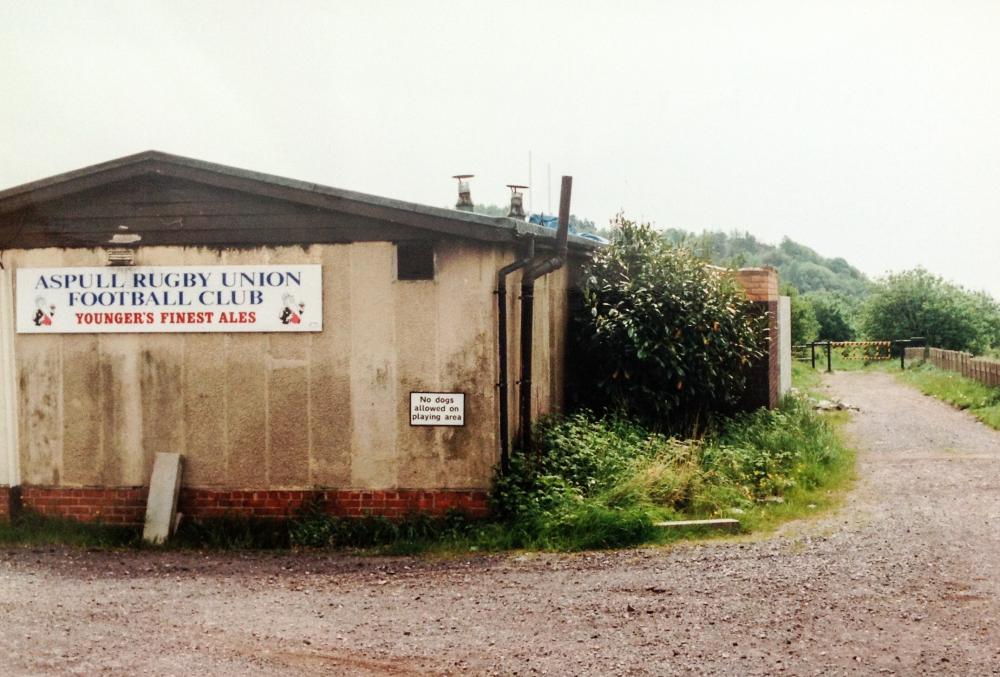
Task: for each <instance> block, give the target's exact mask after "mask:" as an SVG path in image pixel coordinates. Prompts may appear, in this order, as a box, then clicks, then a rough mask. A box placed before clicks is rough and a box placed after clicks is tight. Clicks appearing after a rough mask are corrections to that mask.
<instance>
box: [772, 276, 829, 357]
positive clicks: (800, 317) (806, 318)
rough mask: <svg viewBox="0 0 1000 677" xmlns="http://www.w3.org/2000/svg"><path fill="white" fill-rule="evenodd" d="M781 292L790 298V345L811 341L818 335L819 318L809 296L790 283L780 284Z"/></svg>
mask: <svg viewBox="0 0 1000 677" xmlns="http://www.w3.org/2000/svg"><path fill="white" fill-rule="evenodd" d="M781 293H782V294H783V295H785V296H788V297H789V299H790V300H791V303H790V305H791V321H792V329H791V333H792V345H793V346H798V345H804V344H806V343H812V342H813V341H815V340H816V339H817V338H819V337H820V325H819V320H817V319H816V310H815V309H814V308H813V305H812V303H811V302H810V301H809V298H808V297H806V296H802V295H800V294H799V290H798V289H796V288H795V287H793V286H792V285H790V284H783V285H781Z"/></svg>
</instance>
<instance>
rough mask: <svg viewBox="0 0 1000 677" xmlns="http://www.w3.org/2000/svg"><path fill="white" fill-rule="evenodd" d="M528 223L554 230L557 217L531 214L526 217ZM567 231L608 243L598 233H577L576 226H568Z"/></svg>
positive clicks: (557, 220) (557, 225)
mask: <svg viewBox="0 0 1000 677" xmlns="http://www.w3.org/2000/svg"><path fill="white" fill-rule="evenodd" d="M528 223H533V224H535V225H536V226H542V227H543V228H551V229H552V230H556V229H557V228H558V227H559V217H558V216H546V215H545V214H532V215H531V216H529V217H528ZM569 232H571V233H573V234H574V235H579V236H580V237H583V238H586V239H588V240H593V241H594V242H600V243H601V244H608V241H607V240H605V239H604V238H603V237H601V236H600V235H594V234H593V233H578V232H577V230H576V228H574V227H573V226H570V227H569Z"/></svg>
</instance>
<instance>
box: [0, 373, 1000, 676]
mask: <svg viewBox="0 0 1000 677" xmlns="http://www.w3.org/2000/svg"><path fill="white" fill-rule="evenodd" d="M828 383H829V387H830V388H831V390H832V392H833V394H835V395H837V396H839V397H843V398H844V399H846V400H848V401H849V402H851V403H852V404H855V405H858V406H860V407H861V412H860V413H856V414H855V415H854V419H853V421H852V423H851V424H850V426H849V432H850V434H851V436H852V438H853V439H854V441H855V442H856V445H857V446H858V448H859V449H861V450H862V454H861V456H860V462H859V476H860V480H859V482H858V484H857V486H856V489H855V490H854V492H853V493H852V494H851V496H850V498H849V499H848V500H847V503H846V505H845V506H844V508H843V509H842V510H841V511H839V512H838V513H836V514H832V515H827V516H825V517H823V518H819V519H816V520H812V521H808V522H797V523H792V524H789V525H787V526H786V527H785V528H784V529H783V530H782V532H781V533H780V534H778V535H777V536H774V537H770V538H767V539H761V540H746V541H743V542H739V541H730V542H715V543H712V544H707V545H686V546H679V547H674V548H670V549H655V548H651V549H643V550H630V551H621V552H612V553H590V554H584V555H521V556H498V557H474V558H471V559H467V560H464V559H463V560H447V561H441V560H425V559H404V558H399V559H379V558H351V557H343V556H329V555H267V554H263V555H261V554H245V555H241V554H222V555H218V554H212V555H198V554H186V553H145V552H125V553H107V552H85V551H78V550H69V549H41V550H39V549H31V550H27V549H10V550H0V614H2V615H0V672H2V673H3V674H5V675H15V674H66V673H82V674H97V673H108V674H140V673H151V674H157V675H169V674H175V675H191V674H199V675H223V674H225V675H236V674H239V675H254V674H261V675H263V674H268V675H271V674H333V675H340V674H342V675H428V674H456V673H471V674H505V675H506V674H518V675H528V674H558V675H581V674H593V675H614V674H629V675H647V674H649V675H672V674H718V675H773V674H790V675H799V674H802V675H807V674H808V675H813V674H821V675H839V674H900V675H913V674H925V673H926V674H961V675H984V674H1000V628H998V625H997V619H998V617H1000V594H998V592H1000V590H998V582H997V581H998V580H1000V526H998V519H1000V434H998V433H997V432H993V431H991V430H988V429H986V428H985V427H983V426H982V425H980V424H979V423H977V422H975V421H974V420H973V419H972V418H970V417H969V416H967V415H965V414H962V413H959V412H956V411H953V410H952V409H950V408H948V407H947V406H945V405H943V404H940V403H938V402H936V401H934V400H931V399H929V398H926V397H924V396H922V395H920V394H918V393H916V392H915V391H913V390H910V389H907V388H906V387H904V386H902V385H899V384H898V383H897V382H896V381H895V380H893V378H892V377H891V376H889V375H886V374H878V373H857V372H855V373H840V374H836V375H834V376H832V377H831V378H829V380H828Z"/></svg>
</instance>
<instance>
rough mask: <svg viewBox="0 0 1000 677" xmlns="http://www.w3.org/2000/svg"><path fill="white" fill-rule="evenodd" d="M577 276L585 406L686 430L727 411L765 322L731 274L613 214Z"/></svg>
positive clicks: (577, 327)
mask: <svg viewBox="0 0 1000 677" xmlns="http://www.w3.org/2000/svg"><path fill="white" fill-rule="evenodd" d="M615 225H616V231H615V237H614V240H613V242H612V244H611V245H610V246H608V247H606V248H604V249H602V250H601V251H599V252H597V253H596V254H595V255H594V258H593V260H592V261H591V263H590V264H589V265H588V267H587V269H586V271H585V275H584V283H585V284H584V291H583V298H584V302H583V304H582V307H581V308H580V309H579V311H578V312H576V313H575V317H574V328H575V331H574V336H575V337H576V339H577V341H578V345H579V350H580V352H581V355H580V356H579V358H578V361H579V362H580V363H582V364H586V373H585V374H584V377H585V379H584V381H583V382H581V383H579V384H577V389H578V390H580V391H582V392H586V393H589V394H590V396H591V399H590V400H589V402H588V403H589V404H590V406H591V408H594V409H599V410H602V411H604V412H607V413H618V414H622V415H627V416H628V417H630V418H634V419H637V420H640V421H642V422H643V423H644V424H646V425H647V426H650V427H653V428H656V429H661V430H673V431H682V432H687V430H686V429H689V428H690V427H691V426H692V425H696V424H697V422H699V421H703V420H704V417H705V415H706V413H707V412H709V411H713V410H716V409H719V408H725V407H728V406H730V405H732V404H734V403H736V402H737V401H738V400H739V398H740V396H741V394H742V392H743V390H744V389H745V386H746V372H747V368H748V367H749V365H750V364H751V363H752V362H753V360H755V359H756V358H758V357H759V356H761V355H762V352H763V348H764V341H765V335H766V334H765V331H764V330H765V324H764V318H763V317H761V316H760V313H759V312H758V311H757V310H756V308H755V306H754V305H753V304H752V303H751V302H750V301H748V300H747V298H746V295H745V293H744V292H743V290H742V288H741V287H740V286H739V285H738V284H737V283H736V281H735V280H734V279H733V277H732V276H731V275H728V274H726V273H725V272H723V271H720V270H718V269H712V268H709V267H707V266H706V265H705V264H704V262H702V261H701V260H700V259H698V258H697V257H695V256H694V255H693V254H692V253H691V252H690V251H689V250H687V249H683V248H673V247H671V246H669V245H668V244H667V243H665V242H664V240H663V239H661V238H660V236H659V235H658V234H657V233H656V232H655V231H654V230H653V229H652V228H651V227H650V226H649V225H647V224H636V223H634V222H632V221H629V220H627V219H625V218H623V217H621V216H619V217H618V219H617V220H616V223H615Z"/></svg>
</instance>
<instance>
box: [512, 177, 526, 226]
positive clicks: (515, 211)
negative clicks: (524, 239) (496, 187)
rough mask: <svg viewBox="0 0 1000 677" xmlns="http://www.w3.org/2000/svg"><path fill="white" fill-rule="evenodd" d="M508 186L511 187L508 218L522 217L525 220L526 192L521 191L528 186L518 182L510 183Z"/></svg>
mask: <svg viewBox="0 0 1000 677" xmlns="http://www.w3.org/2000/svg"><path fill="white" fill-rule="evenodd" d="M507 187H508V188H510V210H509V211H508V212H507V216H508V218H512V219H521V220H522V221H524V218H525V216H527V215H526V214H525V213H524V193H522V192H521V191H522V190H523V189H525V188H527V186H521V185H518V184H516V183H508V184H507Z"/></svg>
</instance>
